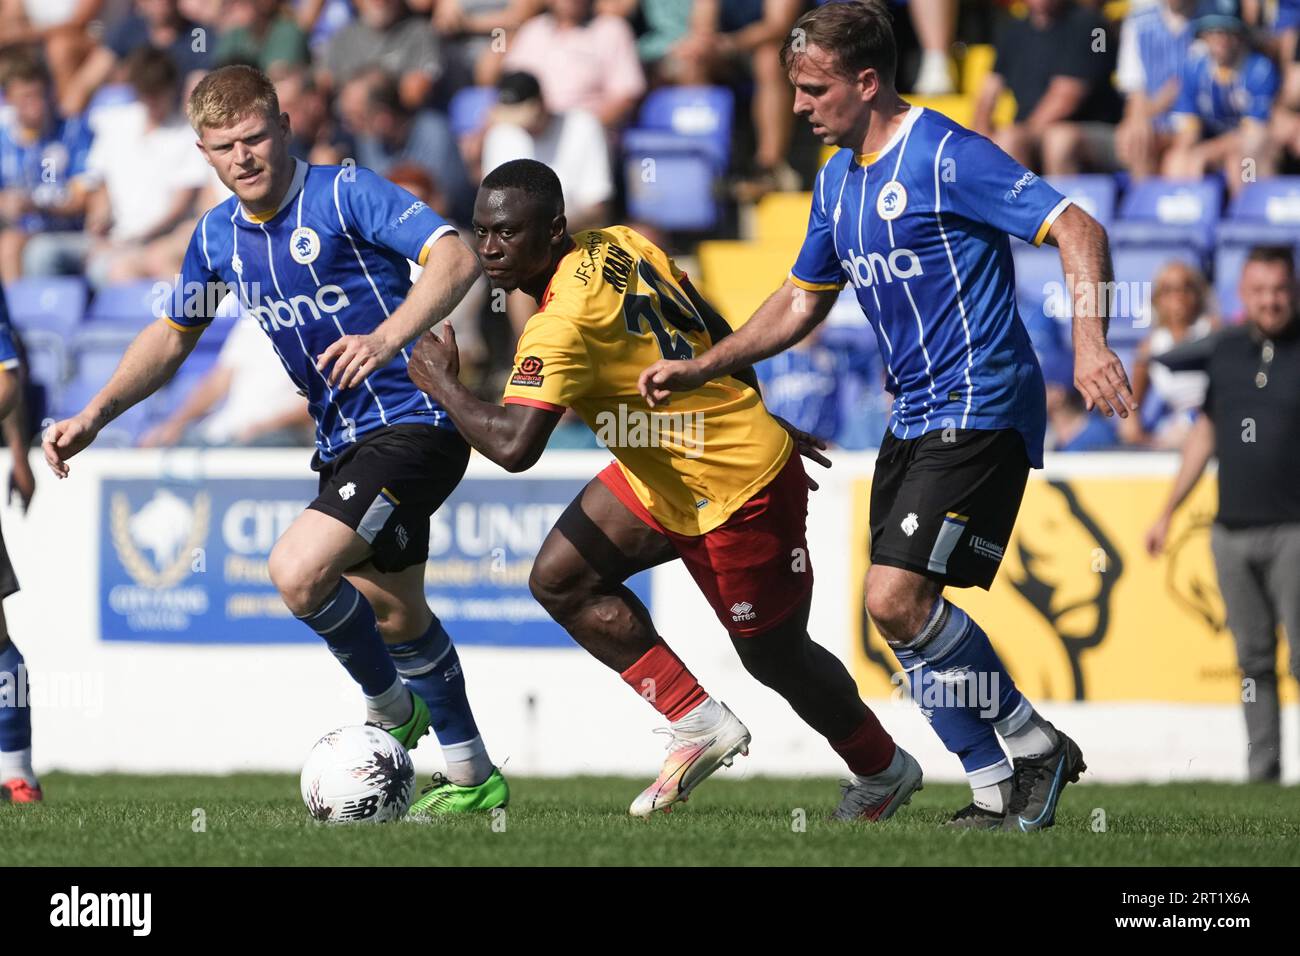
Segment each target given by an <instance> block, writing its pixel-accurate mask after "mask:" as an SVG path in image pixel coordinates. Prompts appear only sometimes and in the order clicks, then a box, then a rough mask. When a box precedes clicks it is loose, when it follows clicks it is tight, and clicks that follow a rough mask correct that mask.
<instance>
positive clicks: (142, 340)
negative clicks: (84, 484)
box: [41, 319, 205, 478]
mask: <svg viewBox="0 0 1300 956" xmlns="http://www.w3.org/2000/svg"><path fill="white" fill-rule="evenodd" d="M204 328H205V326H200V327H198V328H195V329H185V330H181V329H180V328H178V327H176V326H175V325H173V324H172V323H171V322H170V321H169V320H167V319H156V320H155V321H154V322H153V323H151V324H150V325H149V326H147V327H146V328H145V329H144V331H143V332H141V333H140V334H139V335H137V336H136V337H135V341H133V342H132V343H131V344H130V345H129V346H127V349H126V354H124V355H123V356H122V361H121V362H119V363H118V366H117V370H116V371H115V372H113V376H112V378H110V379H109V380H108V384H107V385H105V386H104V387H103V389H101V390H100V392H99V394H98V395H96V396H95V397H94V398H92V399H91V400H90V403H89V404H87V405H86V407H85V408H83V409H82V410H81V411H80V412H79V413H78V414H76V415H74V416H73V417H72V418H65V419H64V420H63V421H61V422H55V423H54V424H53V425H51V426H50V427H49V428H47V429H46V430H45V439H44V441H43V442H42V445H41V447H42V449H43V450H44V452H45V463H46V464H48V465H49V466H50V470H51V471H53V472H54V473H55V474H56V475H58V476H59V477H60V478H66V477H68V459H69V458H71V457H72V456H73V455H75V454H76V453H77V452H79V451H81V450H82V449H83V448H85V447H86V446H87V445H89V444H90V443H91V442H93V441H94V440H95V436H96V435H98V434H99V432H100V429H102V428H103V427H104V426H105V425H107V424H108V423H109V422H111V421H112V420H113V419H115V418H117V416H118V415H121V414H122V413H123V412H125V411H126V410H127V409H128V408H130V407H131V406H132V405H135V404H136V403H138V402H141V401H144V399H146V398H148V397H149V396H150V395H152V394H153V393H154V392H156V391H158V389H160V388H161V387H162V386H163V385H165V384H166V383H167V382H169V381H170V380H171V377H172V376H173V375H175V374H176V370H177V369H178V368H180V367H181V363H182V362H184V361H185V359H186V357H187V356H188V355H189V354H190V352H192V351H193V350H194V346H195V344H196V343H197V342H198V340H199V336H200V335H201V334H202V332H203V329H204Z"/></svg>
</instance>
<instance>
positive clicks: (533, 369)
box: [510, 355, 543, 388]
mask: <svg viewBox="0 0 1300 956" xmlns="http://www.w3.org/2000/svg"><path fill="white" fill-rule="evenodd" d="M542 378H543V376H542V360H541V359H539V358H538V357H537V356H536V355H527V356H525V357H524V358H523V359H522V360H521V361H520V363H519V365H518V366H517V367H516V368H515V374H514V375H512V376H510V384H511V385H529V386H532V387H533V388H539V387H541V384H542Z"/></svg>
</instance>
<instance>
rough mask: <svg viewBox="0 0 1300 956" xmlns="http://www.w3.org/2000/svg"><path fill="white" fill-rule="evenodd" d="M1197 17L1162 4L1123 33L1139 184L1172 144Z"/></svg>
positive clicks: (1122, 73) (1125, 145)
mask: <svg viewBox="0 0 1300 956" xmlns="http://www.w3.org/2000/svg"><path fill="white" fill-rule="evenodd" d="M1195 14H1196V0H1158V2H1157V3H1153V4H1151V5H1150V6H1146V7H1142V8H1140V9H1137V10H1133V11H1132V12H1130V13H1129V15H1128V16H1127V17H1125V18H1124V25H1123V26H1122V27H1121V28H1120V35H1119V66H1118V69H1117V71H1116V85H1117V86H1118V87H1119V89H1120V91H1121V92H1123V93H1124V94H1125V96H1126V100H1125V103H1124V119H1123V120H1121V121H1120V124H1119V128H1118V129H1117V130H1116V131H1115V154H1116V157H1117V158H1118V160H1119V163H1120V165H1122V166H1123V167H1124V168H1125V169H1127V170H1128V171H1129V173H1130V175H1131V176H1132V177H1133V178H1134V179H1144V178H1146V177H1148V176H1154V175H1155V174H1156V173H1157V172H1159V170H1160V165H1161V163H1162V162H1163V160H1164V154H1165V151H1166V150H1168V149H1169V144H1170V143H1171V142H1173V130H1174V124H1173V107H1174V102H1175V100H1176V99H1177V97H1178V87H1179V84H1180V83H1181V82H1182V75H1183V67H1184V66H1185V64H1186V61H1187V55H1188V51H1189V50H1190V48H1191V45H1192V38H1193V36H1192V34H1193V28H1192V21H1193V18H1194V16H1195ZM1065 145H1067V146H1068V145H1069V144H1065ZM1083 145H1084V144H1082V143H1080V147H1081V148H1082V147H1083ZM1100 158H1101V157H1098V159H1100ZM1092 166H1093V168H1100V167H1101V166H1102V164H1101V163H1100V162H1095V163H1093V164H1092ZM1124 420H1125V421H1129V419H1124Z"/></svg>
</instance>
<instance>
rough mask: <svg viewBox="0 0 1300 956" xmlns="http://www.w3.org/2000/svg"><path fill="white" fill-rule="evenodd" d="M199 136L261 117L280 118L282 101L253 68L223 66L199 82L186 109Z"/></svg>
mask: <svg viewBox="0 0 1300 956" xmlns="http://www.w3.org/2000/svg"><path fill="white" fill-rule="evenodd" d="M185 113H186V115H187V116H188V117H189V119H190V125H191V126H193V127H194V131H195V132H196V133H202V132H203V130H204V129H222V128H224V127H226V126H232V125H234V124H235V123H238V122H239V121H240V120H242V119H244V118H245V117H248V116H252V115H253V114H256V113H261V114H263V115H265V116H269V117H271V118H273V119H274V118H277V117H279V115H280V98H279V97H278V96H276V94H275V84H274V83H272V82H271V78H270V77H269V76H267V75H266V74H265V73H263V72H262V71H261V70H259V69H257V67H253V66H223V67H222V68H221V69H219V70H213V71H212V72H211V73H209V74H208V75H207V76H205V77H204V78H203V79H201V80H199V82H198V85H197V86H195V87H194V92H193V93H191V94H190V101H189V103H188V104H187V105H186V107H185Z"/></svg>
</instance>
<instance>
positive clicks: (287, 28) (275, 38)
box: [213, 0, 311, 78]
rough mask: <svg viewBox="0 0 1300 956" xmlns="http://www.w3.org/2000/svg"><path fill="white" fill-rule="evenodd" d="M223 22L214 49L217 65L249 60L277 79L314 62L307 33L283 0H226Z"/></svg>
mask: <svg viewBox="0 0 1300 956" xmlns="http://www.w3.org/2000/svg"><path fill="white" fill-rule="evenodd" d="M222 25H223V26H224V27H225V29H224V30H223V31H222V33H221V36H220V38H219V39H218V40H217V48H216V50H214V51H213V59H214V60H216V62H217V65H218V66H226V65H228V64H231V63H247V64H249V65H251V66H256V67H258V68H260V69H261V70H263V71H264V72H266V73H269V74H270V75H271V76H272V78H274V77H275V76H277V75H278V71H279V70H281V69H283V68H284V67H292V66H301V65H303V64H305V63H308V62H310V61H311V53H310V52H309V51H308V49H307V35H306V34H305V33H303V32H302V28H301V27H299V26H298V23H297V21H295V20H294V18H293V16H292V15H291V14H290V13H289V12H288V11H287V10H285V9H284V8H283V6H282V4H281V2H280V0H226V4H225V8H224V15H223V17H222Z"/></svg>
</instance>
